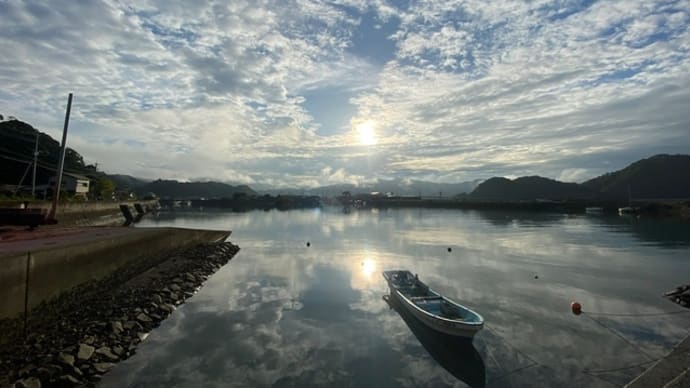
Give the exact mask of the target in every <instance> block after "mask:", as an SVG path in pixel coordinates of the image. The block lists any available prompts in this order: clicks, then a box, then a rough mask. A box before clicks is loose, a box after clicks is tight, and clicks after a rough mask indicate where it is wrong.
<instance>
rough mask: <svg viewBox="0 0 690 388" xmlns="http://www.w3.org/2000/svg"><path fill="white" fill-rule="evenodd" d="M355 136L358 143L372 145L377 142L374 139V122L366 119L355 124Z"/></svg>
mask: <svg viewBox="0 0 690 388" xmlns="http://www.w3.org/2000/svg"><path fill="white" fill-rule="evenodd" d="M355 128H356V129H357V137H358V138H359V143H360V144H362V145H374V144H376V143H377V139H376V123H375V122H374V121H372V120H367V121H364V122H361V123H359V124H357V126H356V127H355Z"/></svg>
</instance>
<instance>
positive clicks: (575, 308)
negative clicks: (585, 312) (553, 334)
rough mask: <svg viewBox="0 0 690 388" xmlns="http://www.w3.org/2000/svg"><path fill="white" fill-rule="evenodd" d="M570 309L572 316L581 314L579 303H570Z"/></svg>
mask: <svg viewBox="0 0 690 388" xmlns="http://www.w3.org/2000/svg"><path fill="white" fill-rule="evenodd" d="M570 309H571V310H573V314H575V315H580V314H582V305H581V304H580V303H579V302H572V303H571V304H570Z"/></svg>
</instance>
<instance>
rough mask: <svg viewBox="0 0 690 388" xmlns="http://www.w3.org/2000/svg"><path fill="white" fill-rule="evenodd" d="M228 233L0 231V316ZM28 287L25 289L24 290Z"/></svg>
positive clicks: (87, 229) (176, 230)
mask: <svg viewBox="0 0 690 388" xmlns="http://www.w3.org/2000/svg"><path fill="white" fill-rule="evenodd" d="M229 235H230V232H229V231H209V230H196V229H182V228H122V227H74V228H44V229H41V230H36V231H25V230H16V231H5V232H3V233H2V234H0V284H2V287H0V319H2V318H11V317H15V316H17V315H18V314H20V313H22V312H23V311H24V304H25V297H27V296H28V299H27V301H28V308H29V309H31V308H32V307H34V306H36V305H38V304H40V303H41V302H42V301H45V300H47V299H50V298H51V297H54V296H57V295H58V294H60V293H61V292H63V291H66V290H68V289H70V288H72V287H74V286H76V285H79V284H81V283H83V282H86V281H89V280H98V279H100V278H102V277H104V276H106V275H108V274H109V273H111V272H112V271H114V270H115V269H117V268H120V267H121V266H123V265H125V264H127V263H128V262H130V261H133V260H137V259H138V258H140V257H141V256H142V255H148V256H151V255H161V254H165V253H166V252H168V251H171V250H174V249H178V248H184V247H187V246H192V245H195V244H198V243H203V242H213V241H219V240H225V239H226V238H227V237H228V236H229ZM27 291H28V292H27Z"/></svg>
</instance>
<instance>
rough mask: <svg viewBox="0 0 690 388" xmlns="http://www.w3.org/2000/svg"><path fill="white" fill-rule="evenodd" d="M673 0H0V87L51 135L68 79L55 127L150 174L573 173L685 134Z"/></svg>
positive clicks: (314, 179)
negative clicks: (360, 126)
mask: <svg viewBox="0 0 690 388" xmlns="http://www.w3.org/2000/svg"><path fill="white" fill-rule="evenodd" d="M689 5H690V4H688V2H687V1H683V0H678V1H665V2H661V1H651V2H650V1H637V0H634V1H607V2H594V3H592V2H589V1H546V0H540V1H534V2H523V1H506V2H500V3H495V2H494V3H492V2H485V1H475V0H463V1H438V2H436V1H430V2H410V3H409V4H407V3H406V4H393V3H389V2H386V1H377V2H372V3H370V2H361V1H342V2H337V3H334V4H331V3H320V2H309V1H302V0H293V1H288V2H273V1H259V2H242V1H238V2H233V3H232V4H226V3H223V2H216V1H200V2H194V3H193V4H191V3H189V2H184V1H172V2H167V1H166V2H159V1H153V0H152V1H141V2H140V1H124V2H116V1H101V2H91V3H88V4H76V3H71V2H57V3H56V2H53V3H51V4H50V5H45V4H43V3H39V2H31V1H29V2H19V1H8V2H3V3H0V15H2V16H0V18H2V23H3V29H2V31H0V51H2V52H3V53H4V55H2V56H0V83H1V84H2V85H3V87H2V91H0V104H1V105H2V107H3V108H2V109H3V112H2V113H4V114H8V115H14V116H17V117H19V118H20V119H23V120H25V121H28V122H30V123H32V124H35V125H36V126H37V127H39V128H40V129H41V130H45V131H47V132H49V133H51V134H52V135H53V136H54V137H59V129H60V128H61V120H62V117H63V114H64V113H63V112H64V111H63V109H64V104H65V102H64V100H65V97H66V94H67V93H68V92H74V93H75V105H74V109H73V122H72V126H71V128H70V135H69V136H70V137H69V141H70V145H71V146H74V147H75V148H76V149H77V150H78V151H80V152H81V153H82V154H83V155H84V156H85V158H86V160H87V162H98V163H99V166H102V168H103V169H104V170H106V171H109V172H114V173H128V174H133V175H137V176H142V177H147V178H156V177H162V178H178V179H195V178H199V177H210V178H213V179H218V180H226V181H237V182H243V183H250V184H251V183H257V184H263V185H266V184H270V185H277V186H316V185H322V184H330V183H335V180H336V179H343V181H344V182H364V181H368V180H373V179H376V178H391V177H407V178H420V177H424V179H429V180H434V181H451V180H452V181H461V180H470V179H477V178H487V177H488V176H491V175H526V174H540V175H545V176H550V177H553V178H557V177H569V176H572V177H574V176H573V175H572V172H573V171H578V173H577V179H584V178H585V177H591V176H594V175H596V174H598V173H601V172H604V171H609V170H611V169H616V168H621V167H623V166H624V165H625V164H627V163H630V162H632V161H634V160H636V159H638V158H640V157H646V156H649V154H648V152H652V151H653V152H672V151H673V150H677V149H680V150H683V149H685V150H687V149H688V147H689V146H690V140H689V139H690V136H687V135H688V134H689V132H688V127H689V126H688V124H690V119H688V116H687V114H686V107H687V106H688V103H689V102H690V92H689V90H690V88H689V86H690V76H688V74H690V71H689V70H690V68H689V66H690V65H688V63H690V61H689V60H688V59H689V58H688V56H689V53H690V44H689V43H688V42H690V31H689V30H688V27H687V26H688V19H689V16H688V12H687V10H688V9H690V6H689ZM363 34H365V35H363ZM366 34H369V36H370V37H371V39H369V40H367V39H366V38H367V36H366ZM315 99H318V101H316V100H315ZM348 116H351V117H349V120H348V119H347V118H348ZM367 120H372V121H374V122H376V124H377V125H376V130H377V134H376V135H377V139H378V142H377V144H376V145H375V146H369V147H363V146H362V145H360V144H359V143H358V141H357V139H356V137H355V136H353V130H352V128H349V127H348V125H347V123H348V122H360V121H367ZM132 144H140V145H141V146H136V147H134V146H132ZM612 155H616V156H615V158H612ZM614 159H615V163H612V160H614ZM607 162H608V164H607ZM324 169H330V170H329V171H330V173H329V174H323V173H322V172H323V171H324Z"/></svg>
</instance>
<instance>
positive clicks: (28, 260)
mask: <svg viewBox="0 0 690 388" xmlns="http://www.w3.org/2000/svg"><path fill="white" fill-rule="evenodd" d="M30 272H31V252H27V254H26V275H25V276H24V341H26V339H27V337H28V335H29V273H30Z"/></svg>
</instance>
